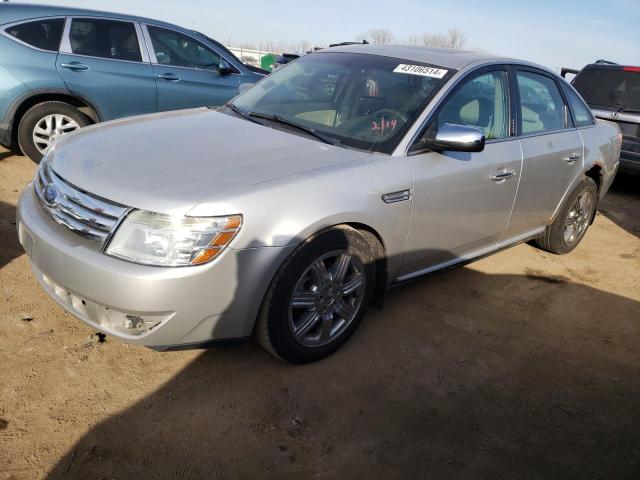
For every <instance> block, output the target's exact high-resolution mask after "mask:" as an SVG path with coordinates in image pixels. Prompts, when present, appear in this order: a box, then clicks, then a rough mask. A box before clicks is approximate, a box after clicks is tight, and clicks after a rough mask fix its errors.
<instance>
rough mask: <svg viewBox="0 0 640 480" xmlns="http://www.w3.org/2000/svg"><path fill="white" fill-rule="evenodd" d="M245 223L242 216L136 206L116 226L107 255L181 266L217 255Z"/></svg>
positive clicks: (146, 262)
mask: <svg viewBox="0 0 640 480" xmlns="http://www.w3.org/2000/svg"><path fill="white" fill-rule="evenodd" d="M241 226H242V217H241V216H240V215H232V216H229V217H172V216H169V215H163V214H160V213H152V212H146V211H144V210H135V211H133V212H131V213H130V214H129V215H128V216H127V218H126V219H125V220H124V222H122V224H121V225H120V226H119V227H118V229H117V230H116V233H115V235H114V237H113V239H112V240H111V242H110V243H109V246H108V247H107V250H106V253H107V255H112V256H114V257H118V258H122V259H125V260H130V261H132V262H137V263H144V264H147V265H157V266H163V267H177V266H186V265H201V264H203V263H207V262H209V261H211V260H213V259H214V258H215V257H217V256H218V255H219V254H220V252H222V250H224V248H225V247H226V246H227V245H229V243H230V242H231V240H233V237H235V236H236V234H237V233H238V231H239V230H240V227H241Z"/></svg>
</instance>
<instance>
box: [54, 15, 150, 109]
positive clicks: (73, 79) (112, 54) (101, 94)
mask: <svg viewBox="0 0 640 480" xmlns="http://www.w3.org/2000/svg"><path fill="white" fill-rule="evenodd" d="M141 45H142V35H141V31H140V26H139V25H138V24H137V23H135V22H129V21H122V20H114V19H107V18H89V17H73V18H69V19H68V20H67V24H66V27H65V33H64V36H63V40H62V45H61V47H60V53H59V55H58V59H57V62H56V67H57V69H58V72H60V75H61V76H62V79H63V80H64V82H65V83H66V85H67V88H68V89H69V91H71V92H72V93H74V94H76V95H79V96H80V97H81V98H84V99H87V100H88V101H89V102H90V103H92V104H94V105H96V106H97V108H98V110H99V111H100V115H101V117H102V119H103V120H111V119H114V118H120V117H126V116H130V115H138V114H143V113H152V112H155V111H156V83H155V77H154V75H153V69H152V68H151V65H150V63H149V62H148V54H147V52H146V49H143V48H141Z"/></svg>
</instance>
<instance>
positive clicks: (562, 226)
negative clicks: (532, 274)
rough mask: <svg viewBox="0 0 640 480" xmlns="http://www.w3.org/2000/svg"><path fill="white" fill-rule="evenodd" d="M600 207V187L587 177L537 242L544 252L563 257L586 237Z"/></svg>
mask: <svg viewBox="0 0 640 480" xmlns="http://www.w3.org/2000/svg"><path fill="white" fill-rule="evenodd" d="M597 206H598V186H597V185H596V182H594V181H593V179H591V178H589V177H585V178H584V179H583V180H582V181H581V182H580V184H579V185H578V186H577V187H576V189H575V190H574V191H573V192H572V193H571V195H569V197H568V198H567V201H566V202H565V204H564V205H563V207H562V209H561V210H560V212H559V213H558V216H557V217H556V219H555V221H554V222H553V223H552V224H551V225H549V226H548V227H547V230H546V231H545V233H544V235H543V236H542V237H541V238H539V239H538V240H536V245H537V246H538V247H540V248H541V249H542V250H546V251H548V252H551V253H556V254H558V255H562V254H565V253H569V252H570V251H571V250H573V249H574V248H576V247H577V246H578V244H579V243H580V241H581V240H582V238H583V237H584V235H585V233H586V232H587V229H588V228H589V225H591V221H592V220H593V217H594V215H595V213H596V207H597Z"/></svg>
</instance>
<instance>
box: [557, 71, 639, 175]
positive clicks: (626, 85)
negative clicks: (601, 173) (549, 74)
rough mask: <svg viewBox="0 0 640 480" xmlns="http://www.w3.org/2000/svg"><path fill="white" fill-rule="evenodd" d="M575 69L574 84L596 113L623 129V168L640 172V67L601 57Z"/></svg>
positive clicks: (621, 161) (563, 74) (621, 155)
mask: <svg viewBox="0 0 640 480" xmlns="http://www.w3.org/2000/svg"><path fill="white" fill-rule="evenodd" d="M566 73H576V76H575V78H574V79H573V80H572V81H571V84H572V85H573V86H574V87H575V89H576V90H577V91H578V92H579V93H580V95H582V98H584V99H585V101H586V102H587V103H588V104H589V107H591V110H592V111H593V113H594V114H595V116H596V117H598V118H602V119H605V120H611V121H614V122H616V123H617V124H618V125H619V126H620V130H621V131H622V152H621V153H620V169H621V170H624V171H626V172H632V171H633V172H637V173H640V67H633V66H624V65H618V64H616V63H613V62H607V61H605V60H599V61H598V62H596V63H593V64H591V65H587V66H586V67H584V68H583V69H582V70H580V71H576V70H571V69H568V68H565V69H563V70H562V76H565V74H566Z"/></svg>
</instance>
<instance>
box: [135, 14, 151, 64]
mask: <svg viewBox="0 0 640 480" xmlns="http://www.w3.org/2000/svg"><path fill="white" fill-rule="evenodd" d="M133 26H134V27H135V29H136V36H137V37H138V49H139V50H140V54H141V55H142V62H143V63H150V61H149V51H148V50H147V45H146V42H145V39H144V35H143V34H142V27H140V22H135V23H134V24H133Z"/></svg>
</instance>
